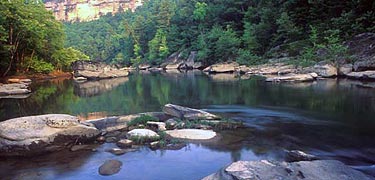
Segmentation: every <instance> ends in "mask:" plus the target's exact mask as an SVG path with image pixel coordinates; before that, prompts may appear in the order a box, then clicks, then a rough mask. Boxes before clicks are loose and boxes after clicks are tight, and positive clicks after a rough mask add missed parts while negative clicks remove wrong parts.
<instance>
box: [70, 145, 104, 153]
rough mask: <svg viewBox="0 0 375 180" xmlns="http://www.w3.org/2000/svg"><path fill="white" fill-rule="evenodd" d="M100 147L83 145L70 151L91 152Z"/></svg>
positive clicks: (76, 146)
mask: <svg viewBox="0 0 375 180" xmlns="http://www.w3.org/2000/svg"><path fill="white" fill-rule="evenodd" d="M97 146H98V145H95V144H83V145H74V146H72V147H71V148H70V151H73V152H75V151H81V150H91V151H94V150H95V149H96V147H97Z"/></svg>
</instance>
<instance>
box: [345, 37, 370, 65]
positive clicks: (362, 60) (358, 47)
mask: <svg viewBox="0 0 375 180" xmlns="http://www.w3.org/2000/svg"><path fill="white" fill-rule="evenodd" d="M345 44H346V45H347V47H348V49H349V53H350V54H351V55H352V56H354V58H355V60H356V62H354V66H353V68H354V71H366V70H374V69H375V46H374V44H375V33H362V34H358V35H356V36H354V37H353V38H352V39H350V40H349V41H347V42H346V43H345Z"/></svg>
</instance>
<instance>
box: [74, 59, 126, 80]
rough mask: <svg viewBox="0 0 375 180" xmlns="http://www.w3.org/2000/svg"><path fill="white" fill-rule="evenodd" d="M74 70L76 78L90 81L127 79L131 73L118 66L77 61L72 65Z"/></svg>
mask: <svg viewBox="0 0 375 180" xmlns="http://www.w3.org/2000/svg"><path fill="white" fill-rule="evenodd" d="M72 69H73V71H74V77H75V78H78V77H84V78H87V79H88V80H97V79H108V78H116V77H126V76H128V75H129V71H126V70H121V69H120V68H118V67H117V66H114V65H107V64H104V63H101V62H93V61H75V62H73V63H72Z"/></svg>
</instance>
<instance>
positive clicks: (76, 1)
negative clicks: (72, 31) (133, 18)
mask: <svg viewBox="0 0 375 180" xmlns="http://www.w3.org/2000/svg"><path fill="white" fill-rule="evenodd" d="M140 5H142V1H141V0H101V1H82V0H45V7H46V9H47V10H50V11H52V12H53V15H54V16H55V17H56V19H57V20H59V21H91V20H95V19H98V18H99V17H100V16H102V15H106V14H108V13H111V14H112V15H114V14H116V13H118V12H124V11H126V10H131V11H134V10H135V9H136V8H137V7H138V6H140Z"/></svg>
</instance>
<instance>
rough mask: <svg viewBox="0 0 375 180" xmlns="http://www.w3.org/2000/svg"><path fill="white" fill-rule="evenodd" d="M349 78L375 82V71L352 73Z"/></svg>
mask: <svg viewBox="0 0 375 180" xmlns="http://www.w3.org/2000/svg"><path fill="white" fill-rule="evenodd" d="M346 76H347V77H348V78H352V79H362V80H374V79H375V71H360V72H351V73H349V74H346Z"/></svg>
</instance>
